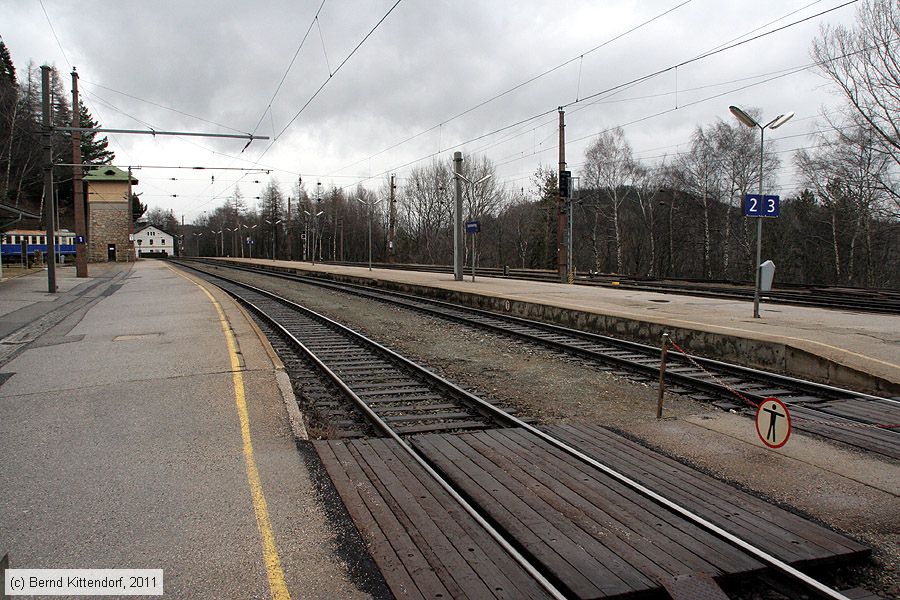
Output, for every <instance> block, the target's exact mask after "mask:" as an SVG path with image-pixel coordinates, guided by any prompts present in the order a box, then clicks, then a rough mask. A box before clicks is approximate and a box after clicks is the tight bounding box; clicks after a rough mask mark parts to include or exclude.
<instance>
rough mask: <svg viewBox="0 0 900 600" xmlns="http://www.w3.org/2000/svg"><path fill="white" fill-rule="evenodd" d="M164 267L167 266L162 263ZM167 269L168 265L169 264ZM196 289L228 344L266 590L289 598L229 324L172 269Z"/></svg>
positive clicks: (281, 599)
mask: <svg viewBox="0 0 900 600" xmlns="http://www.w3.org/2000/svg"><path fill="white" fill-rule="evenodd" d="M166 266H168V265H166ZM169 268H170V269H171V268H172V267H169ZM172 270H173V271H175V273H178V275H181V276H182V277H184V278H185V279H187V280H188V281H190V282H191V283H193V284H194V285H196V286H197V287H198V288H200V289H201V290H203V293H204V294H206V297H207V298H209V301H210V302H212V304H213V306H215V307H216V312H217V313H218V314H219V323H220V324H221V325H222V331H224V332H225V340H226V341H227V344H228V355H229V356H230V357H231V379H232V382H233V383H234V402H235V404H236V405H237V411H238V416H239V417H240V421H241V439H242V440H243V447H244V462H245V464H246V466H247V482H248V483H249V484H250V495H251V496H252V497H253V510H254V511H255V512H256V526H257V528H258V529H259V535H260V537H261V540H260V541H261V542H262V550H263V561H264V562H265V564H266V576H267V577H268V579H269V590H270V591H271V592H272V600H291V594H290V592H288V589H287V584H286V583H285V581H284V570H283V569H282V568H281V560H280V559H279V558H278V547H277V546H276V545H275V534H274V533H272V523H271V521H269V508H268V505H267V504H266V497H265V495H264V494H263V489H262V484H261V483H260V479H259V470H258V469H257V468H256V459H255V458H254V457H253V441H252V440H251V438H250V415H249V413H248V411H247V401H246V398H245V396H244V375H243V373H242V372H241V360H240V357H239V356H238V354H237V344H236V343H235V341H234V334H233V333H232V332H231V326H230V325H229V323H228V319H227V318H226V317H225V311H223V310H222V305H221V304H219V302H218V300H216V299H215V298H214V297H213V295H212V294H210V293H209V290H207V289H206V288H205V287H203V286H202V285H200V284H199V283H197V282H196V281H194V280H192V279H190V278H188V277H187V276H186V275H184V274H183V273H180V272H179V271H177V270H176V269H172Z"/></svg>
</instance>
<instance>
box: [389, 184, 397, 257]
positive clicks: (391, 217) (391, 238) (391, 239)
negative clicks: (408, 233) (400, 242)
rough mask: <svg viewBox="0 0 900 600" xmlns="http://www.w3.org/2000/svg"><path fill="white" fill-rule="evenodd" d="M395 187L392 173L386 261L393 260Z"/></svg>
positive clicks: (395, 214)
mask: <svg viewBox="0 0 900 600" xmlns="http://www.w3.org/2000/svg"><path fill="white" fill-rule="evenodd" d="M396 187H397V186H395V185H394V175H391V200H390V207H389V210H388V213H389V214H388V262H394V252H395V251H396V248H395V247H394V243H395V242H394V235H395V229H394V228H395V227H396V225H397V213H396V210H395V208H394V189H395V188H396Z"/></svg>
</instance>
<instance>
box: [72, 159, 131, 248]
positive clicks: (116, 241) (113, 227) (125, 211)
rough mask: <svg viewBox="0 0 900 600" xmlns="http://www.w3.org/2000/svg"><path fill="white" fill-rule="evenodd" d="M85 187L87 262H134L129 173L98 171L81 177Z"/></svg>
mask: <svg viewBox="0 0 900 600" xmlns="http://www.w3.org/2000/svg"><path fill="white" fill-rule="evenodd" d="M84 183H85V185H86V186H87V223H88V231H87V234H88V235H87V244H88V261H89V262H108V261H133V260H134V247H133V244H132V242H131V240H130V235H131V233H132V232H133V227H134V224H133V222H132V220H131V186H133V185H137V183H138V180H137V179H135V178H134V177H132V178H131V180H130V181H129V175H128V172H126V171H123V170H122V169H117V168H116V167H113V166H105V167H98V168H96V169H91V170H90V171H88V173H87V175H85V176H84Z"/></svg>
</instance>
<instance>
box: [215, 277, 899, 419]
mask: <svg viewBox="0 0 900 600" xmlns="http://www.w3.org/2000/svg"><path fill="white" fill-rule="evenodd" d="M198 262H202V263H204V264H210V265H216V266H222V263H220V262H217V261H210V262H207V261H202V260H200V261H198ZM224 264H225V266H226V267H227V268H230V269H235V270H241V271H247V272H251V273H262V274H265V275H268V276H271V277H276V278H280V279H286V280H289V281H300V282H301V283H307V284H310V285H316V286H319V287H326V288H330V289H335V290H338V291H344V292H348V293H356V294H357V295H363V296H366V297H370V298H375V299H377V300H380V301H383V302H390V303H393V304H397V305H401V306H408V305H406V304H404V303H402V302H398V301H396V300H394V299H393V297H397V298H403V299H405V300H408V301H410V302H416V303H424V304H431V305H434V306H439V307H443V308H447V309H451V310H457V311H461V312H467V313H471V314H475V315H481V316H484V317H488V318H492V319H498V320H502V321H507V322H510V323H517V324H520V325H523V326H527V327H535V328H538V329H543V330H545V331H548V332H556V333H559V334H563V335H570V336H573V337H578V338H580V339H583V340H585V341H591V342H595V343H599V344H610V345H615V346H618V347H620V348H623V349H628V350H634V351H636V352H643V353H646V354H647V355H648V356H649V355H653V356H656V355H657V354H658V353H659V348H658V347H656V346H651V345H649V344H643V343H641V342H633V341H629V340H621V339H617V338H613V337H610V336H605V335H602V334H597V333H591V332H587V331H580V330H578V329H572V328H569V327H565V326H562V325H556V324H553V323H545V322H541V321H534V320H531V319H525V318H522V317H517V316H514V315H505V314H502V313H496V312H491V311H488V310H484V309H479V308H473V307H469V306H463V305H460V304H454V303H452V302H446V301H443V300H436V299H433V298H424V297H420V296H415V295H412V294H405V293H403V292H396V291H392V290H384V289H380V288H379V289H373V288H371V287H369V286H365V285H361V284H354V283H347V282H334V281H323V280H322V279H320V278H317V277H310V276H304V275H297V274H290V273H279V272H277V271H271V270H269V269H266V268H265V266H264V265H263V266H244V265H236V264H233V263H224ZM348 288H349V289H348ZM384 296H390V297H384ZM409 308H414V309H416V310H426V309H421V308H418V307H409ZM431 314H435V313H431ZM437 314H440V313H437ZM441 316H443V317H444V318H455V317H451V316H448V315H441ZM457 320H459V321H463V319H457ZM465 322H467V323H469V324H470V325H471V326H473V327H483V328H491V329H494V330H496V331H500V332H502V333H504V334H506V335H516V336H519V337H526V336H525V335H524V334H518V333H516V332H511V331H507V330H503V329H500V328H496V327H491V326H490V325H486V324H482V323H472V322H470V321H465ZM529 337H531V338H532V339H535V340H537V341H540V342H541V343H545V344H553V343H552V340H541V339H540V338H534V337H533V336H529ZM555 346H556V347H558V348H561V349H567V350H568V349H571V347H570V346H568V345H565V344H561V343H557V344H555ZM574 350H578V349H577V348H574ZM591 356H592V357H595V358H596V357H597V354H596V353H591ZM603 358H604V360H607V359H608V360H610V361H611V362H619V363H620V364H623V366H624V365H628V366H631V365H633V364H634V363H631V362H630V361H616V360H615V357H606V356H604V357H603ZM692 358H693V359H694V360H695V361H697V362H698V363H700V364H701V365H704V366H706V367H712V368H715V369H721V370H724V371H727V372H729V373H731V374H738V375H742V376H746V377H752V378H756V379H765V380H766V381H767V382H769V383H776V384H779V385H789V386H793V387H796V388H801V390H802V391H814V392H820V391H822V392H828V393H832V394H839V395H843V396H850V397H852V398H860V399H865V400H872V401H877V402H884V403H887V404H896V405H898V406H900V400H895V399H893V398H884V397H882V396H875V395H872V394H866V393H864V392H857V391H854V390H847V389H844V388H839V387H836V386H832V385H828V384H825V383H818V382H814V381H808V380H805V379H799V378H796V377H791V376H789V375H782V374H780V373H771V372H769V371H763V370H761V369H756V368H753V367H747V366H743V365H736V364H733V363H727V362H724V361H720V360H716V359H712V358H705V357H700V356H693V357H692ZM654 372H656V371H654ZM673 379H677V374H673ZM683 382H684V383H686V384H687V383H689V382H694V383H696V380H694V379H691V380H684V381H683ZM715 387H716V390H719V389H720V388H719V387H718V386H715ZM707 389H711V390H712V388H707ZM716 390H712V391H716ZM750 395H752V393H750Z"/></svg>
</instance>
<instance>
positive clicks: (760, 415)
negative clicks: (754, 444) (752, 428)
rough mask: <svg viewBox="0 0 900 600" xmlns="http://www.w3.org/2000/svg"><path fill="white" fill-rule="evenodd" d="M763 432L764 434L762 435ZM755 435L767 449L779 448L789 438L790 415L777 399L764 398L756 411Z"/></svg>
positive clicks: (782, 403)
mask: <svg viewBox="0 0 900 600" xmlns="http://www.w3.org/2000/svg"><path fill="white" fill-rule="evenodd" d="M764 432H765V433H764ZM756 433H757V435H759V439H761V440H762V443H763V444H765V445H766V446H768V447H769V448H781V447H782V446H784V445H785V444H786V443H787V441H788V438H789V437H791V414H790V413H789V412H788V409H787V406H785V405H784V402H782V401H781V400H779V399H778V398H766V399H765V400H763V401H762V402H761V403H760V404H759V408H757V409H756Z"/></svg>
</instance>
